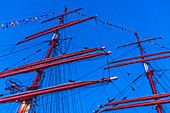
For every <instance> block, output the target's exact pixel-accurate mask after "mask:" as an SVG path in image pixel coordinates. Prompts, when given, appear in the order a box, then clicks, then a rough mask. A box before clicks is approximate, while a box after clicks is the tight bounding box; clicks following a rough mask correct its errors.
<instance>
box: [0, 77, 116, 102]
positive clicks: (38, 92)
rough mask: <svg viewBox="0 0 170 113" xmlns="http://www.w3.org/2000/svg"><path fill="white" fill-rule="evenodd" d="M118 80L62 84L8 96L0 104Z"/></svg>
mask: <svg viewBox="0 0 170 113" xmlns="http://www.w3.org/2000/svg"><path fill="white" fill-rule="evenodd" d="M116 79H118V78H117V77H111V78H104V79H99V80H91V81H83V82H73V83H66V84H61V85H57V86H53V87H48V88H44V89H39V90H32V91H27V92H22V93H19V94H14V95H11V96H8V97H4V98H0V103H7V102H12V101H18V100H23V99H29V98H33V97H35V96H38V95H42V94H47V93H52V92H56V91H63V90H68V89H73V88H77V87H81V86H86V85H91V84H95V83H100V82H105V81H110V80H116Z"/></svg>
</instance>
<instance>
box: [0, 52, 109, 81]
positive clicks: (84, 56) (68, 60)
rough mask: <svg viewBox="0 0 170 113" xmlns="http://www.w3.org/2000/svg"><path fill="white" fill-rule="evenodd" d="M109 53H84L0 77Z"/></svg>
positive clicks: (2, 76) (1, 76) (3, 75)
mask: <svg viewBox="0 0 170 113" xmlns="http://www.w3.org/2000/svg"><path fill="white" fill-rule="evenodd" d="M109 53H111V52H110V51H109V52H104V53H94V54H88V55H83V56H79V57H75V58H70V59H66V60H61V61H56V62H50V63H47V64H42V65H38V66H34V67H29V68H26V69H22V70H19V71H14V72H11V73H7V74H2V75H0V78H4V77H8V76H12V75H16V74H20V73H26V72H31V71H35V70H37V69H44V68H48V67H50V66H54V65H59V64H64V63H68V62H73V61H77V60H82V59H86V58H91V57H96V56H100V55H106V54H109Z"/></svg>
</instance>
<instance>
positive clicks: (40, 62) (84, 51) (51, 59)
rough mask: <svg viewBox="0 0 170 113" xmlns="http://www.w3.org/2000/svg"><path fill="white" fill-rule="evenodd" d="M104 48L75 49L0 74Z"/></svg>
mask: <svg viewBox="0 0 170 113" xmlns="http://www.w3.org/2000/svg"><path fill="white" fill-rule="evenodd" d="M104 48H105V47H99V48H92V49H87V50H82V51H77V52H75V53H70V54H66V55H61V56H58V57H54V58H49V59H45V60H41V61H37V62H33V63H31V64H27V65H24V66H20V67H17V68H13V69H10V70H6V71H3V72H0V75H2V74H5V73H9V72H12V71H16V70H20V69H24V68H28V67H31V66H35V65H40V64H42V63H47V62H51V61H55V60H60V59H64V58H68V57H73V56H76V55H81V54H84V53H89V52H93V51H97V50H103V49H104Z"/></svg>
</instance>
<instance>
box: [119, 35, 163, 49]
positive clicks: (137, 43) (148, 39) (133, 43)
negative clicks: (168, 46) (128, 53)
mask: <svg viewBox="0 0 170 113" xmlns="http://www.w3.org/2000/svg"><path fill="white" fill-rule="evenodd" d="M161 38H162V37H158V38H151V39H147V40H143V41H139V42H133V43H130V44H126V45H122V46H118V47H117V48H120V47H125V46H129V45H133V44H138V43H141V42H147V41H150V40H155V39H161Z"/></svg>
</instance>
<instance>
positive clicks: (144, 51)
mask: <svg viewBox="0 0 170 113" xmlns="http://www.w3.org/2000/svg"><path fill="white" fill-rule="evenodd" d="M145 46H146V45H145ZM148 50H149V51H151V50H150V49H149V48H148ZM144 52H145V50H144ZM145 53H146V52H145ZM152 62H153V63H154V64H155V65H156V67H157V68H158V69H161V68H160V67H159V65H157V63H156V62H154V61H152ZM149 66H150V67H151V68H152V70H154V68H153V67H152V66H151V65H150V64H149ZM156 75H158V73H156ZM153 77H154V76H153ZM154 78H155V80H156V81H157V82H158V83H159V84H160V86H161V87H162V88H163V89H164V90H165V91H166V89H165V88H164V87H163V86H162V84H161V83H160V82H159V81H158V80H157V79H156V77H154ZM159 78H160V77H159ZM164 83H165V85H166V86H167V87H168V88H169V86H168V85H167V84H166V82H165V81H164ZM166 92H167V91H166Z"/></svg>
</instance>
